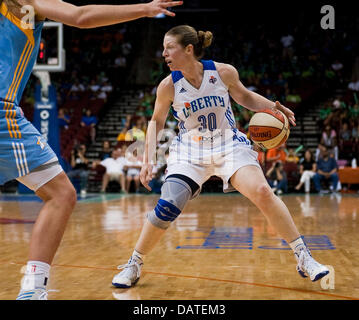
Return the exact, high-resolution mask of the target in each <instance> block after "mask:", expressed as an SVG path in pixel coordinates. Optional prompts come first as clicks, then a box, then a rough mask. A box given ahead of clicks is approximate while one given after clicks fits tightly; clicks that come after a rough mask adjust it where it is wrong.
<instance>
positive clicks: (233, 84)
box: [216, 63, 295, 126]
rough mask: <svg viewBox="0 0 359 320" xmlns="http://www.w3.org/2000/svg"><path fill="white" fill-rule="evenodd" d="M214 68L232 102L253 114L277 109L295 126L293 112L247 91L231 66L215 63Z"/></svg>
mask: <svg viewBox="0 0 359 320" xmlns="http://www.w3.org/2000/svg"><path fill="white" fill-rule="evenodd" d="M216 67H217V70H218V73H219V75H220V76H221V79H222V81H223V82H224V84H225V85H226V86H227V87H228V91H229V94H230V95H231V97H232V98H233V99H234V101H236V102H237V103H239V104H240V105H242V106H244V107H246V108H247V109H249V110H252V111H255V112H259V111H261V110H264V109H278V110H280V111H282V112H283V113H284V114H285V115H286V116H287V118H288V120H289V121H290V123H291V124H292V125H293V126H295V117H294V113H293V111H291V110H290V109H288V108H286V107H285V106H283V105H281V104H280V103H279V102H278V101H276V102H273V101H270V100H268V99H267V98H265V97H263V96H261V95H259V94H257V93H255V92H253V91H250V90H248V89H247V88H246V87H245V86H244V85H243V84H242V82H241V81H240V80H239V75H238V71H237V70H236V68H234V67H233V66H232V65H230V64H224V63H216Z"/></svg>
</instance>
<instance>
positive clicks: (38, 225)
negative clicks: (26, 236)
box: [18, 165, 76, 300]
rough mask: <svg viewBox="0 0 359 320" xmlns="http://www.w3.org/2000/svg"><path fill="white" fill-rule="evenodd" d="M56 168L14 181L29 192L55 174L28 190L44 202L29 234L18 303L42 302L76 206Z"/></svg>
mask: <svg viewBox="0 0 359 320" xmlns="http://www.w3.org/2000/svg"><path fill="white" fill-rule="evenodd" d="M57 166H58V167H59V169H56V168H49V169H46V170H43V171H40V172H33V173H30V174H29V175H28V176H25V177H22V178H21V179H20V178H19V179H18V180H19V181H21V182H22V183H24V184H26V185H27V186H28V187H29V188H32V187H31V183H32V181H35V180H36V179H43V180H45V181H46V180H48V179H49V176H48V175H49V174H52V173H53V172H54V170H57V172H56V171H55V173H57V174H56V176H54V177H51V178H50V180H48V181H47V182H46V183H44V184H43V185H42V186H41V187H39V188H38V189H36V188H32V189H33V190H34V191H35V192H36V194H37V195H38V196H39V197H40V198H41V199H42V200H43V201H44V206H43V207H42V209H41V211H40V213H39V215H38V217H37V219H36V222H35V225H34V227H33V230H32V235H31V239H30V250H29V256H28V263H27V266H26V271H25V276H24V278H23V280H22V284H21V290H20V293H19V295H18V299H19V300H38V299H44V298H45V299H46V285H47V282H48V278H49V273H50V266H51V263H52V260H53V258H54V255H55V253H56V251H57V248H58V246H59V244H60V242H61V239H62V236H63V234H64V231H65V227H66V224H67V221H68V219H69V217H70V215H71V212H72V210H73V208H74V206H75V204H76V191H75V189H74V187H73V185H72V184H71V182H70V180H69V179H68V177H67V176H66V174H65V173H64V172H63V171H62V169H61V167H60V166H59V165H57ZM61 171H62V172H61Z"/></svg>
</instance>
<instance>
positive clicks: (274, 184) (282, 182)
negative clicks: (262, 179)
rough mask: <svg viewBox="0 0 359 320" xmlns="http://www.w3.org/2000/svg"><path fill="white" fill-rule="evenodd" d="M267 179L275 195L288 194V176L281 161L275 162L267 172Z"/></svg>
mask: <svg viewBox="0 0 359 320" xmlns="http://www.w3.org/2000/svg"><path fill="white" fill-rule="evenodd" d="M266 177H267V180H268V183H269V185H270V186H271V188H272V190H273V192H274V193H276V194H277V195H281V194H283V193H286V192H288V180H287V174H286V173H285V171H284V169H283V163H282V162H281V161H275V162H273V164H272V167H271V168H270V169H269V170H268V171H267V173H266Z"/></svg>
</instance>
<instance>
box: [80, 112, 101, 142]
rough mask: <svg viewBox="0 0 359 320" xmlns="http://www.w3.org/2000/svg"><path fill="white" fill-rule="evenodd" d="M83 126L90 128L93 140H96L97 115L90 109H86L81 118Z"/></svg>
mask: <svg viewBox="0 0 359 320" xmlns="http://www.w3.org/2000/svg"><path fill="white" fill-rule="evenodd" d="M80 124H81V126H82V127H87V128H89V130H90V137H91V142H92V143H94V142H95V138H96V125H97V117H96V116H94V115H93V114H92V111H91V110H90V109H87V110H86V111H85V114H84V115H83V116H82V118H81V123H80Z"/></svg>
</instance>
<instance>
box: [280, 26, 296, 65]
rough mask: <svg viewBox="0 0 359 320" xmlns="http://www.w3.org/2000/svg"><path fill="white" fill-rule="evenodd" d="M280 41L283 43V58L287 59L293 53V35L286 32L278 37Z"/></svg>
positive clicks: (290, 57)
mask: <svg viewBox="0 0 359 320" xmlns="http://www.w3.org/2000/svg"><path fill="white" fill-rule="evenodd" d="M280 42H281V43H282V45H283V53H282V55H283V58H288V59H289V60H291V59H292V56H293V53H294V50H293V42H294V37H293V36H292V35H291V34H290V33H289V32H288V33H286V34H285V35H283V36H282V37H281V38H280Z"/></svg>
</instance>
